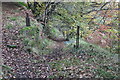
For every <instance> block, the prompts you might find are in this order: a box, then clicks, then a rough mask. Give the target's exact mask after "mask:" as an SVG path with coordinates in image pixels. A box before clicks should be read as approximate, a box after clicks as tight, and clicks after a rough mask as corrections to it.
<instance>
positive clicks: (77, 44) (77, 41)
mask: <svg viewBox="0 0 120 80" xmlns="http://www.w3.org/2000/svg"><path fill="white" fill-rule="evenodd" d="M79 29H80V26H77V35H76V48H79Z"/></svg>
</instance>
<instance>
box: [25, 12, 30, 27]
mask: <svg viewBox="0 0 120 80" xmlns="http://www.w3.org/2000/svg"><path fill="white" fill-rule="evenodd" d="M26 26H30V18H29V15H28V13H26Z"/></svg>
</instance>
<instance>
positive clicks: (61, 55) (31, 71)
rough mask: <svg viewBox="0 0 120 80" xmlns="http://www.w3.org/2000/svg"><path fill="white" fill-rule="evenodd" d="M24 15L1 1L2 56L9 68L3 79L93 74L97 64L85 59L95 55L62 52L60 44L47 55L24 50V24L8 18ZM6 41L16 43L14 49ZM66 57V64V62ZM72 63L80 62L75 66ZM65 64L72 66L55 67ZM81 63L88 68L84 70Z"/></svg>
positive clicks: (85, 76) (90, 75) (84, 76)
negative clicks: (22, 31)
mask: <svg viewBox="0 0 120 80" xmlns="http://www.w3.org/2000/svg"><path fill="white" fill-rule="evenodd" d="M15 10H18V12H14V11H15ZM24 14H25V13H24V10H23V11H20V12H19V9H18V7H15V6H11V5H10V4H7V5H4V4H3V28H2V33H3V37H2V41H3V47H2V55H3V61H4V65H7V66H10V67H11V68H12V70H10V71H4V73H5V74H6V78H7V77H8V78H9V77H15V78H45V77H47V78H49V77H54V76H55V77H63V76H64V77H65V76H66V75H69V77H79V78H91V77H94V76H95V75H96V73H95V72H94V70H95V69H97V66H98V65H99V63H97V62H96V63H92V62H91V64H88V63H86V61H87V60H88V59H90V58H93V57H94V56H91V55H88V54H86V53H83V54H78V55H73V54H71V53H70V52H69V51H61V50H60V49H59V47H56V48H53V51H52V52H51V53H50V54H46V55H36V54H32V53H27V52H25V51H24V49H23V47H24V44H23V43H22V40H23V39H21V38H20V37H19V35H20V34H19V30H20V29H21V28H22V27H24V26H18V24H19V23H20V21H19V22H18V21H10V20H9V17H10V16H21V17H23V18H25V15H24ZM7 23H12V24H13V25H14V27H13V28H11V29H7V28H5V26H6V25H7ZM9 44H10V45H17V48H9V47H7V45H9ZM73 58H74V59H73ZM62 60H63V62H62ZM65 60H66V62H67V63H65ZM78 60H79V61H80V62H79V61H78ZM69 61H73V63H72V64H71V63H69ZM56 62H58V63H56ZM93 62H94V61H93ZM62 63H63V64H62ZM75 63H77V64H80V65H76V64H75ZM64 64H65V66H66V65H71V66H67V67H63V68H59V69H58V67H59V66H64ZM74 64H75V65H74ZM51 66H52V67H51ZM83 66H86V67H88V68H87V69H85V68H84V67H83ZM92 70H93V71H92ZM109 72H110V71H109ZM67 77H68V76H67Z"/></svg>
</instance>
